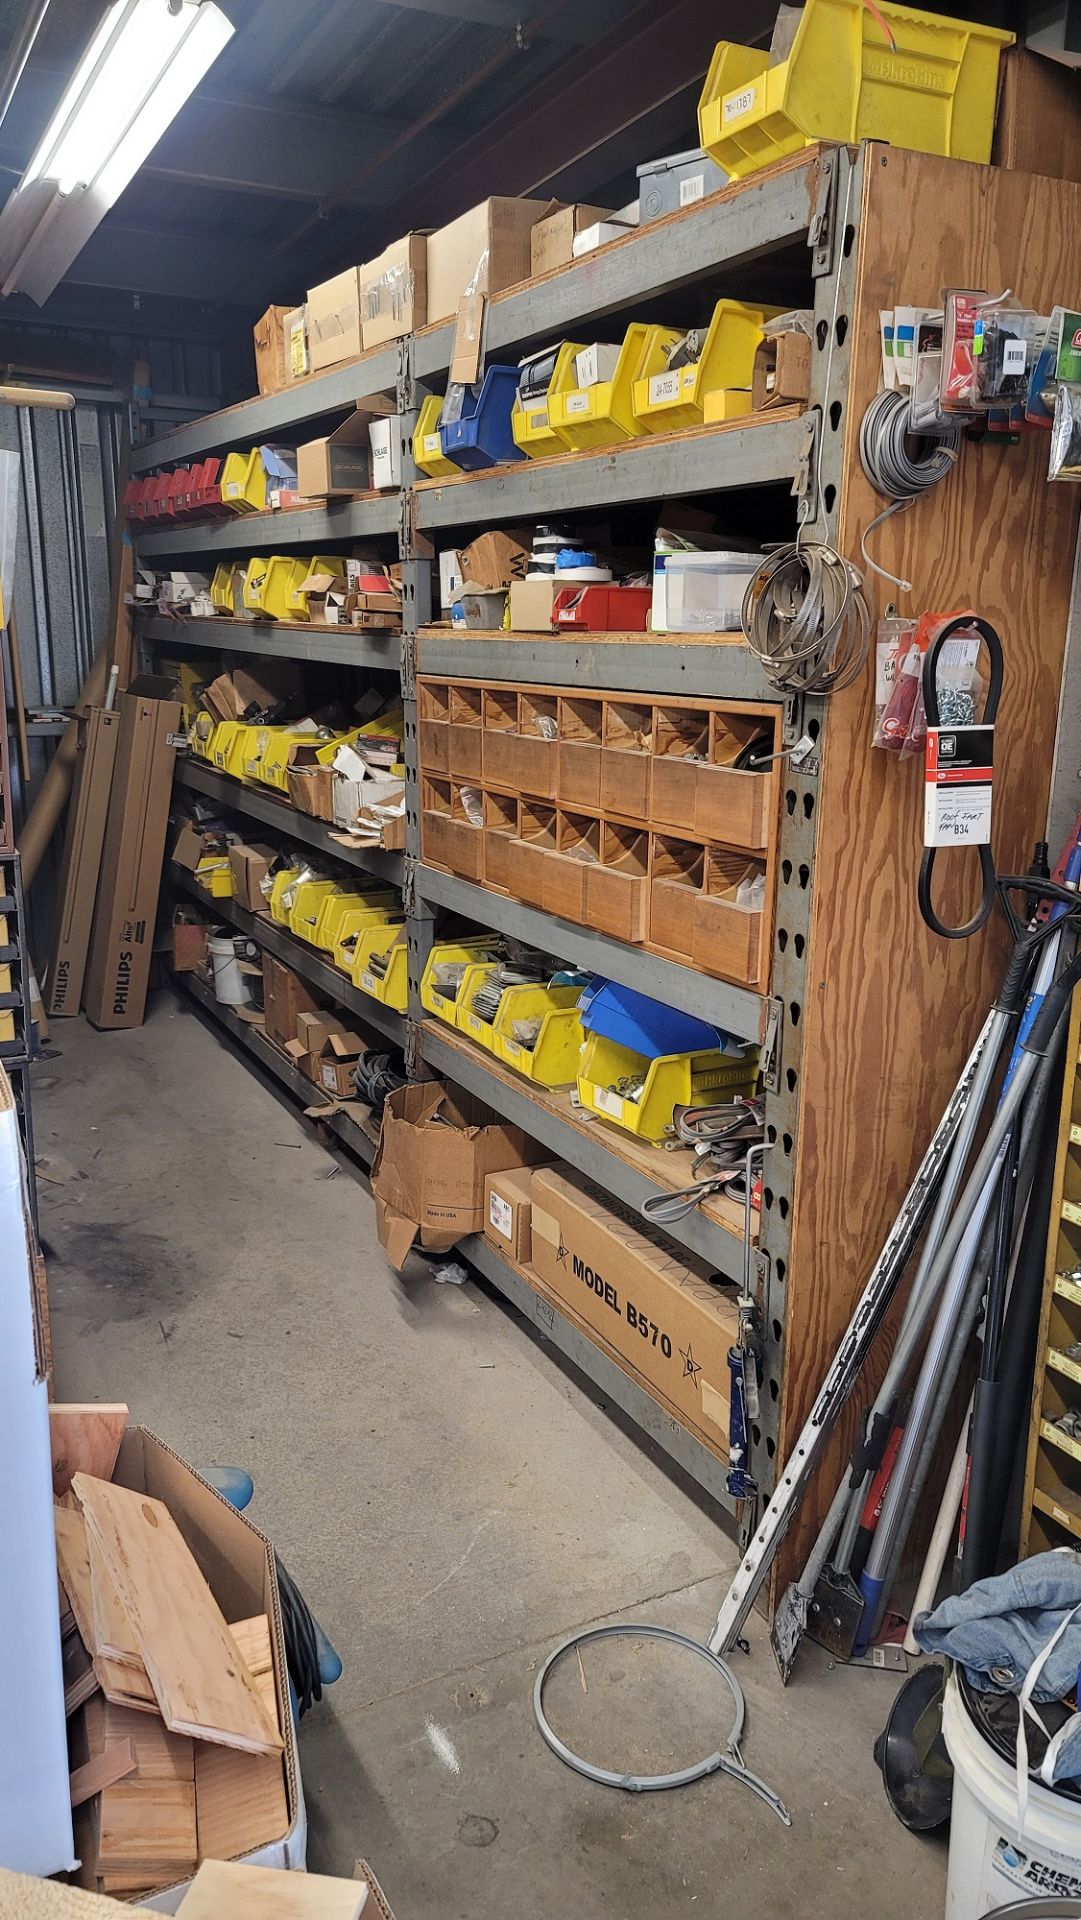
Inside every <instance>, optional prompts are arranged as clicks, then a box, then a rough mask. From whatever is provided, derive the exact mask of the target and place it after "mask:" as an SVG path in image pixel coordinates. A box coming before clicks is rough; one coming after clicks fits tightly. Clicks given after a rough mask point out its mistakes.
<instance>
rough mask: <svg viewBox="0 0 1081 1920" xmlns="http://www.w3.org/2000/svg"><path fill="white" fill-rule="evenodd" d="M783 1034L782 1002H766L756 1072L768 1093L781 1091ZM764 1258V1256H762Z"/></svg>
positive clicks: (775, 1000)
mask: <svg viewBox="0 0 1081 1920" xmlns="http://www.w3.org/2000/svg"><path fill="white" fill-rule="evenodd" d="M783 1032H784V1001H783V1000H778V999H773V1000H767V1002H766V1031H765V1033H764V1034H763V1036H762V1045H761V1047H760V1048H759V1050H758V1071H759V1073H760V1074H761V1075H762V1085H763V1086H764V1087H765V1088H766V1091H767V1092H768V1093H779V1092H780V1090H781V1035H782V1033H783ZM762 1257H763V1258H765V1256H764V1255H763V1256H762Z"/></svg>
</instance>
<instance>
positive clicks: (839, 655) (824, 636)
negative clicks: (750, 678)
mask: <svg viewBox="0 0 1081 1920" xmlns="http://www.w3.org/2000/svg"><path fill="white" fill-rule="evenodd" d="M741 618H742V623H743V632H744V635H745V637H746V640H747V645H748V646H749V647H750V649H751V652H752V653H753V654H755V655H756V657H757V658H758V659H759V660H760V661H761V663H762V669H763V672H764V673H765V675H766V678H767V680H768V681H769V682H770V684H771V685H772V686H774V687H777V688H778V689H779V691H780V692H782V693H837V692H839V691H840V689H841V688H842V687H849V686H851V685H852V682H853V681H854V680H855V679H857V678H858V676H859V674H860V673H861V672H862V669H863V664H864V661H865V660H866V658H867V651H868V648H869V646H870V644H871V624H872V621H871V608H870V604H869V602H868V599H867V589H866V587H865V585H864V581H863V576H862V574H860V573H859V572H858V571H857V569H856V568H855V567H853V566H850V565H849V563H848V561H847V560H845V559H843V558H842V556H841V555H840V554H839V553H838V552H836V550H835V549H834V548H833V547H831V546H827V545H826V544H825V542H823V541H818V540H804V539H802V538H798V537H797V539H796V541H795V543H794V544H793V545H792V546H789V547H778V548H777V550H776V552H774V553H771V554H769V555H768V556H767V558H766V559H765V560H763V562H762V565H761V566H760V567H759V568H758V571H757V572H756V573H755V574H754V576H753V578H752V579H751V581H750V584H749V585H748V588H747V591H746V593H745V594H744V596H743V611H742V615H741Z"/></svg>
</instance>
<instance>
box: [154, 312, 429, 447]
mask: <svg viewBox="0 0 1081 1920" xmlns="http://www.w3.org/2000/svg"><path fill="white" fill-rule="evenodd" d="M398 361H399V347H398V342H397V340H392V341H391V342H390V343H389V345H387V346H385V347H379V348H377V349H376V351H375V352H374V353H370V354H368V355H366V356H365V357H364V358H363V359H361V360H352V361H350V362H349V363H348V365H346V366H344V367H330V368H328V370H327V372H326V373H319V374H316V375H315V377H314V379H311V380H305V381H302V382H301V383H300V384H299V385H297V386H291V387H286V389H285V391H284V393H261V394H258V395H257V396H256V397H255V398H254V399H252V400H244V401H242V402H241V403H240V405H239V406H236V407H226V408H225V409H224V410H223V411H222V412H220V413H210V414H204V415H203V416H202V418H201V419H199V420H189V421H188V422H187V423H186V424H185V425H184V426H182V427H176V428H174V430H173V431H172V432H171V433H159V434H156V435H155V437H154V438H153V440H148V441H147V442H146V444H145V445H144V446H141V447H135V448H133V450H132V455H131V470H132V472H133V473H150V472H152V471H153V469H154V468H155V467H172V466H176V465H177V464H178V463H182V462H183V461H185V460H190V459H191V458H192V457H193V455H195V454H207V453H221V452H224V451H225V450H226V449H229V448H240V447H246V446H258V445H259V444H260V442H262V441H264V440H267V439H269V438H271V437H272V436H277V435H284V436H285V438H286V441H287V444H290V445H292V444H295V441H296V438H297V437H298V436H297V433H296V429H297V428H299V427H303V426H306V425H307V423H308V422H309V421H315V420H319V419H320V418H321V417H322V416H323V415H325V414H328V413H342V412H344V411H345V409H346V408H347V407H352V406H355V405H356V403H357V402H358V401H359V400H366V399H368V398H369V397H370V396H371V395H373V394H377V393H393V392H394V383H395V381H396V380H397V378H398ZM300 437H302V438H304V439H306V440H313V439H315V437H316V436H315V434H314V433H305V434H304V435H303V436H300Z"/></svg>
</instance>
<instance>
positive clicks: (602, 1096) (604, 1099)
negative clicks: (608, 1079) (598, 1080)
mask: <svg viewBox="0 0 1081 1920" xmlns="http://www.w3.org/2000/svg"><path fill="white" fill-rule="evenodd" d="M593 1104H594V1106H595V1107H596V1109H597V1111H598V1113H606V1114H607V1115H608V1118H609V1119H610V1120H622V1118H623V1101H622V1099H621V1097H620V1095H619V1094H618V1093H612V1092H611V1091H610V1089H609V1088H608V1087H595V1088H594V1090H593Z"/></svg>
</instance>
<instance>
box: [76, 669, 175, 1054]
mask: <svg viewBox="0 0 1081 1920" xmlns="http://www.w3.org/2000/svg"><path fill="white" fill-rule="evenodd" d="M162 684H163V683H161V682H158V683H157V685H159V686H160V685H162ZM154 685H155V682H154V680H153V676H151V675H144V676H142V677H141V678H140V679H137V680H135V681H133V683H132V687H131V688H130V689H129V691H128V692H127V693H122V694H121V695H120V702H119V706H120V733H119V738H118V742H117V749H116V766H115V769H114V773H113V783H112V791H111V795H110V800H109V815H108V820H107V823H106V828H105V846H104V850H103V853H102V860H101V880H100V883H99V886H98V896H97V902H96V905H95V910H94V930H93V934H92V936H91V941H90V958H89V961H88V965H87V979H86V993H85V1004H86V1014H87V1018H88V1019H89V1020H90V1021H91V1023H92V1025H94V1026H96V1027H108V1028H117V1027H138V1026H141V1025H142V1020H143V1013H144V1010H145V1007H146V993H147V987H148V985H149V981H150V961H151V955H152V953H153V947H154V916H155V914H156V913H157V908H158V889H159V886H160V884H161V866H162V856H163V854H164V852H165V834H166V829H167V827H168V823H169V799H170V795H171V792H172V784H173V763H174V761H175V759H176V744H177V741H178V740H179V739H180V737H181V736H180V732H179V729H180V702H179V701H178V700H170V699H160V698H155V697H154V692H153V691H152V690H151V689H152V688H153V687H154ZM144 686H145V688H146V691H145V692H144V691H142V690H141V689H143V688H144Z"/></svg>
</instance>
